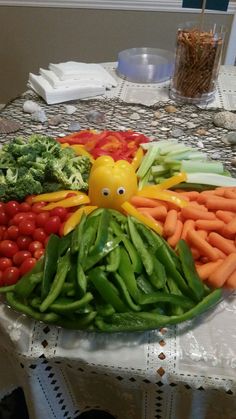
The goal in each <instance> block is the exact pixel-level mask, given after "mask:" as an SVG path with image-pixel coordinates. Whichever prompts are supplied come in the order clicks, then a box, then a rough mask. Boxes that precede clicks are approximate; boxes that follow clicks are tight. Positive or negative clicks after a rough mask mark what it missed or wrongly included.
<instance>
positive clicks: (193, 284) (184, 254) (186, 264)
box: [177, 240, 205, 301]
mask: <svg viewBox="0 0 236 419" xmlns="http://www.w3.org/2000/svg"><path fill="white" fill-rule="evenodd" d="M177 251H178V254H179V258H180V261H181V264H182V268H183V271H184V275H185V278H186V281H187V283H188V286H189V287H190V288H191V290H192V292H193V295H194V297H195V300H196V301H201V300H202V298H203V296H204V294H205V289H204V285H203V283H202V281H201V279H200V277H199V275H198V273H197V271H196V268H195V264H194V260H193V257H192V253H191V250H190V249H189V247H188V245H187V243H186V242H185V241H184V240H180V241H179V242H178V245H177Z"/></svg>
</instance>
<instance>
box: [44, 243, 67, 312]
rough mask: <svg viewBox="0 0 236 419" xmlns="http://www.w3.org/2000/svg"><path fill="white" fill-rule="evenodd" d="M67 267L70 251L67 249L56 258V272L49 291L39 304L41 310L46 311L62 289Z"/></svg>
mask: <svg viewBox="0 0 236 419" xmlns="http://www.w3.org/2000/svg"><path fill="white" fill-rule="evenodd" d="M69 269H70V253H69V251H67V253H66V254H65V255H64V256H62V257H60V259H59V260H58V263H57V272H56V275H55V278H54V280H53V282H52V285H51V288H50V291H49V293H48V295H47V296H46V298H45V299H44V300H43V301H42V303H41V305H40V311H41V312H44V311H46V310H47V309H48V308H49V306H50V305H51V304H52V303H53V302H54V301H55V300H56V298H57V297H58V296H59V294H60V292H61V290H62V287H63V284H64V282H65V279H66V275H67V273H68V272H69Z"/></svg>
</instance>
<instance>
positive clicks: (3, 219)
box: [0, 210, 8, 225]
mask: <svg viewBox="0 0 236 419" xmlns="http://www.w3.org/2000/svg"><path fill="white" fill-rule="evenodd" d="M7 223H8V217H7V214H6V213H5V211H3V210H0V225H7Z"/></svg>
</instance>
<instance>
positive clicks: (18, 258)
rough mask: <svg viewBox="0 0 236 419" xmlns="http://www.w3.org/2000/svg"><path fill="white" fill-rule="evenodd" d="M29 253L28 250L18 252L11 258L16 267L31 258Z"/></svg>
mask: <svg viewBox="0 0 236 419" xmlns="http://www.w3.org/2000/svg"><path fill="white" fill-rule="evenodd" d="M31 256H32V255H31V253H30V252H29V251H28V250H19V252H16V253H15V254H14V256H13V263H14V265H16V266H20V265H21V264H22V263H23V262H24V260H25V259H29V258H31Z"/></svg>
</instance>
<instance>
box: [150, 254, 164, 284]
mask: <svg viewBox="0 0 236 419" xmlns="http://www.w3.org/2000/svg"><path fill="white" fill-rule="evenodd" d="M149 281H150V282H151V284H152V285H153V286H154V287H155V288H156V289H158V290H159V289H161V288H163V287H164V286H165V283H166V271H165V268H164V266H163V265H162V263H161V262H159V260H158V259H157V258H156V257H153V272H152V274H151V275H150V276H149Z"/></svg>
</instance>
